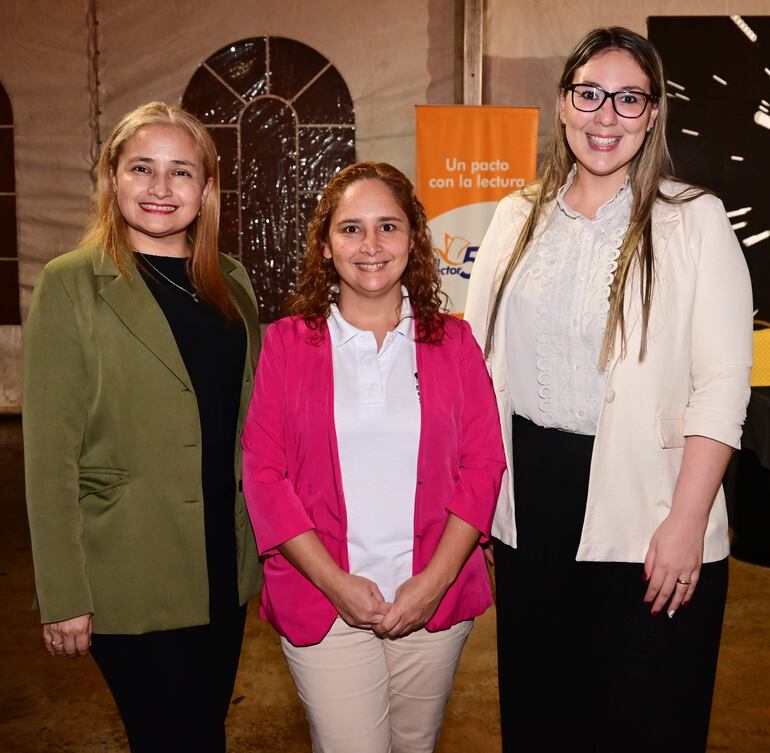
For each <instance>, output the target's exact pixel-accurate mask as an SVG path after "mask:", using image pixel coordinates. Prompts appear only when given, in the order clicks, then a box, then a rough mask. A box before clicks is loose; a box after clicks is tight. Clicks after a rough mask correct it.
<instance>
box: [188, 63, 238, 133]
mask: <svg viewBox="0 0 770 753" xmlns="http://www.w3.org/2000/svg"><path fill="white" fill-rule="evenodd" d="M182 107H184V109H185V110H187V111H188V112H191V113H192V114H193V115H195V116H196V117H197V118H199V119H200V120H202V121H203V122H204V123H235V122H236V121H237V120H238V113H240V111H241V109H242V108H243V102H241V101H240V100H239V99H238V97H236V96H235V95H234V94H233V93H232V92H231V91H230V90H229V89H228V88H227V87H226V86H223V84H222V83H221V82H220V81H217V79H216V78H215V77H214V76H212V75H211V72H210V71H207V70H206V69H205V68H204V67H203V66H200V67H199V68H198V70H197V71H195V73H194V74H193V77H192V78H191V79H190V83H189V84H188V85H187V89H185V92H184V96H183V97H182Z"/></svg>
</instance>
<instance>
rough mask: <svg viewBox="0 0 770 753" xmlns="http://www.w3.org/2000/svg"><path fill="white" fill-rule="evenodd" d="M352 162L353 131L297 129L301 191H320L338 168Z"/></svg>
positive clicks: (353, 150) (345, 129)
mask: <svg viewBox="0 0 770 753" xmlns="http://www.w3.org/2000/svg"><path fill="white" fill-rule="evenodd" d="M355 159H356V147H355V131H354V130H353V129H352V128H300V131H299V185H300V189H301V190H303V191H315V190H321V189H322V188H323V187H324V186H325V185H326V184H327V183H328V182H329V181H330V180H331V179H332V177H333V176H334V175H335V173H337V172H339V170H340V168H343V167H345V166H346V165H350V164H352V163H353V162H355Z"/></svg>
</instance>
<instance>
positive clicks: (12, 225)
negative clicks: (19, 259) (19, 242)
mask: <svg viewBox="0 0 770 753" xmlns="http://www.w3.org/2000/svg"><path fill="white" fill-rule="evenodd" d="M0 258H6V259H9V258H10V259H15V258H16V197H15V196H0Z"/></svg>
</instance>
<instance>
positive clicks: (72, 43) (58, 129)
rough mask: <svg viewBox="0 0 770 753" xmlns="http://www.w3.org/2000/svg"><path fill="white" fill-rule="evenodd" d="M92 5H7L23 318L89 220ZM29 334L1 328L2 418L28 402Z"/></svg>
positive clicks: (36, 0)
mask: <svg viewBox="0 0 770 753" xmlns="http://www.w3.org/2000/svg"><path fill="white" fill-rule="evenodd" d="M85 19H86V2H85V0H82V1H77V0H63V1H62V2H58V3H52V2H45V0H4V2H2V3H0V29H2V30H3V34H2V42H0V80H2V82H3V86H4V87H5V90H6V92H7V93H8V96H9V98H10V100H11V105H12V107H13V113H14V126H15V127H14V138H15V156H16V201H17V204H16V212H17V230H18V253H19V283H20V287H21V306H22V315H23V316H24V315H25V313H26V309H27V307H28V306H29V296H30V292H31V289H32V286H33V285H34V283H35V280H36V279H37V275H38V273H39V271H40V268H41V267H42V265H43V264H44V263H45V262H46V261H47V260H48V259H51V258H52V257H54V256H56V255H58V254H60V253H62V252H64V251H66V250H68V249H70V248H72V246H73V245H74V243H75V241H76V240H77V238H78V236H79V234H80V233H81V231H82V228H83V222H84V219H85V217H86V215H87V212H88V195H89V193H90V190H91V183H90V179H89V173H88V169H89V164H88V151H89V130H88V94H87V91H86V81H87V65H88V60H87V56H86V42H87V38H86V22H85ZM20 361H21V328H20V327H18V326H6V327H0V411H2V410H9V409H11V410H12V409H18V406H19V404H20V399H21V386H20V382H21V367H20Z"/></svg>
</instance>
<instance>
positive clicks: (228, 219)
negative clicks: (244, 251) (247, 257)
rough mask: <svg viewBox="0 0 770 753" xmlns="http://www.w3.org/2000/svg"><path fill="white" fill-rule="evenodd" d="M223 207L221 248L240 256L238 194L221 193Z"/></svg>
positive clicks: (220, 221) (220, 232) (220, 222)
mask: <svg viewBox="0 0 770 753" xmlns="http://www.w3.org/2000/svg"><path fill="white" fill-rule="evenodd" d="M221 197H222V198H221V203H222V208H221V211H220V214H219V242H220V246H221V250H222V251H224V252H225V253H226V254H230V256H235V257H236V258H238V232H239V230H240V228H239V226H238V194H237V193H223V194H221Z"/></svg>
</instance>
